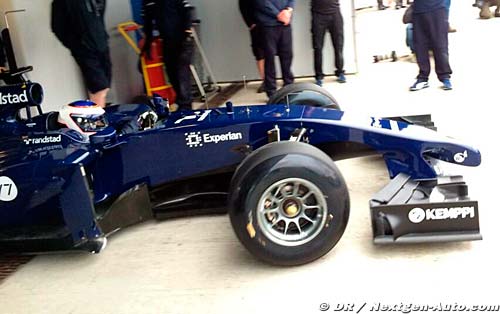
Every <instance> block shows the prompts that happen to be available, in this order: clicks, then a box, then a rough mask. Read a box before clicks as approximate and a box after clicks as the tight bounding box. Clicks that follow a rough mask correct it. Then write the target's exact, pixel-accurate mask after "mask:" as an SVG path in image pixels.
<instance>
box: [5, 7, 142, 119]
mask: <svg viewBox="0 0 500 314" xmlns="http://www.w3.org/2000/svg"><path fill="white" fill-rule="evenodd" d="M51 2H52V1H51V0H36V1H33V0H0V12H2V18H1V19H0V25H1V27H2V28H3V27H5V25H4V24H5V23H4V21H3V12H5V11H7V10H15V9H27V11H26V12H24V13H18V14H15V15H11V18H10V19H9V21H10V28H11V35H12V38H13V40H14V48H15V51H16V56H17V59H18V65H19V66H24V65H32V66H33V67H34V71H33V72H31V73H29V74H28V77H29V79H31V80H32V81H36V82H39V83H40V84H42V86H43V87H44V89H45V101H44V104H43V108H44V110H45V111H50V110H57V109H58V108H59V107H61V106H62V105H63V104H65V103H68V102H71V101H74V100H76V99H85V98H87V93H86V91H85V87H84V84H83V81H82V78H81V74H80V70H79V68H78V66H77V65H76V63H75V62H74V60H73V58H72V57H71V54H70V52H69V50H67V49H66V48H65V47H64V46H62V44H61V43H60V42H59V41H58V40H57V38H56V37H55V36H54V35H53V33H52V31H51V30H50V4H51ZM130 16H131V12H130V6H129V3H128V2H126V1H124V0H108V11H107V13H106V26H107V28H108V32H109V34H110V36H111V40H110V48H111V52H112V53H111V54H112V55H111V59H112V62H113V83H112V86H111V92H110V94H109V97H108V101H111V102H120V103H123V102H130V101H131V100H132V98H133V97H134V96H136V95H138V94H140V93H141V92H142V90H143V87H142V78H141V76H140V74H139V72H138V71H137V58H138V57H137V55H136V54H135V52H134V51H133V50H132V49H131V48H130V47H129V46H128V45H127V43H126V42H125V40H123V38H122V37H121V36H120V35H119V33H118V32H117V31H116V25H117V24H118V23H119V22H123V21H127V20H130V19H131V17H130Z"/></svg>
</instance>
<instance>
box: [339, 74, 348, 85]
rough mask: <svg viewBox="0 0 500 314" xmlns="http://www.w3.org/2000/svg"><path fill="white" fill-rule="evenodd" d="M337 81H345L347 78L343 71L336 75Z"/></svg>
mask: <svg viewBox="0 0 500 314" xmlns="http://www.w3.org/2000/svg"><path fill="white" fill-rule="evenodd" d="M337 82H339V83H346V82H347V80H346V79H345V75H344V73H340V74H339V76H338V77H337Z"/></svg>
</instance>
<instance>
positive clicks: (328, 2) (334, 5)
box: [311, 0, 340, 14]
mask: <svg viewBox="0 0 500 314" xmlns="http://www.w3.org/2000/svg"><path fill="white" fill-rule="evenodd" d="M339 7H340V5H339V0H311V11H312V12H314V13H320V14H332V13H335V12H337V11H338V10H339Z"/></svg>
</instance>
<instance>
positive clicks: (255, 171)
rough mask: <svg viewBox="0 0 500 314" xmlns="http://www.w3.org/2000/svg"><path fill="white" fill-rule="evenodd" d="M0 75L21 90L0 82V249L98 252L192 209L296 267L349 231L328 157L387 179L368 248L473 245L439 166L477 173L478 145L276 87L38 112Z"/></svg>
mask: <svg viewBox="0 0 500 314" xmlns="http://www.w3.org/2000/svg"><path fill="white" fill-rule="evenodd" d="M21 72H22V71H21ZM2 75H3V78H7V79H8V81H11V82H13V81H14V82H15V81H19V82H20V83H19V84H11V85H7V86H1V87H0V250H1V251H3V252H44V251H58V250H87V251H90V252H99V251H100V250H102V249H103V248H104V246H105V244H106V237H107V236H108V235H110V234H111V233H113V232H115V231H117V230H119V229H122V228H124V227H126V226H129V225H132V224H135V223H138V222H141V221H145V220H147V219H150V218H153V217H155V218H164V217H172V216H176V215H186V214H190V213H192V212H193V211H194V210H201V211H202V212H226V211H228V212H229V216H230V220H231V223H232V225H233V227H234V231H235V233H236V235H237V236H238V238H239V240H240V241H241V242H242V243H243V245H244V246H245V247H246V248H247V249H248V250H249V251H250V252H251V253H253V254H254V255H255V256H257V257H258V258H260V259H262V260H264V261H266V262H269V263H272V264H279V265H298V264H303V263H307V262H310V261H312V260H315V259H317V258H319V257H320V256H322V255H324V254H326V253H327V252H328V251H330V250H331V249H332V248H333V247H334V246H335V244H336V243H337V242H338V241H339V239H340V238H341V236H342V234H343V232H344V230H345V228H346V225H347V221H348V216H349V210H350V207H349V195H348V190H347V188H346V184H345V182H344V179H343V177H342V174H341V173H340V172H339V170H338V168H337V167H336V165H335V162H334V160H338V159H342V158H350V157H356V156H363V155H367V154H371V153H376V154H380V155H381V156H382V157H383V158H384V160H385V162H386V165H387V168H388V170H389V175H390V177H391V178H392V180H391V182H390V184H389V185H388V186H387V187H386V188H384V189H383V190H382V191H381V192H380V193H378V194H377V195H376V196H374V197H373V199H372V200H371V202H370V207H371V215H372V227H373V235H374V241H375V243H400V242H429V241H462V240H476V239H480V238H481V235H480V233H479V220H478V219H479V217H478V204H477V202H475V201H471V200H469V198H468V196H467V185H466V184H465V183H464V181H463V180H462V178H461V177H460V176H440V174H439V173H438V172H437V170H436V169H437V165H438V164H439V162H441V161H445V162H449V163H455V164H459V165H464V166H477V165H479V164H480V162H481V155H480V153H479V151H478V150H476V149H475V148H473V147H471V146H467V145H464V144H461V143H460V142H458V141H456V140H454V139H451V138H448V137H445V136H441V135H439V134H438V133H437V132H435V131H433V130H429V129H428V128H425V127H422V126H417V125H414V124H412V123H408V122H404V121H403V120H404V119H403V118H400V119H398V120H389V119H380V118H366V119H363V118H356V117H351V116H349V114H347V113H345V112H342V111H340V110H338V109H339V108H338V104H337V103H336V102H335V100H334V98H333V97H332V96H331V95H329V94H328V93H327V92H326V91H325V90H323V89H321V88H319V87H317V86H315V85H312V84H304V83H302V84H296V85H290V86H287V87H285V88H284V89H282V90H280V91H278V93H277V94H276V95H275V97H273V98H272V99H271V100H270V103H272V104H268V105H260V106H242V107H233V106H232V104H231V103H227V105H226V107H225V108H217V109H211V110H199V111H188V112H176V113H169V112H168V108H166V105H165V103H164V102H163V101H162V100H161V99H158V98H156V99H154V101H153V102H152V103H151V104H149V105H113V106H109V107H107V108H106V109H105V110H103V109H100V108H97V107H95V106H94V105H93V104H92V103H89V102H87V101H78V102H75V103H73V104H70V105H67V106H65V107H64V108H63V109H62V110H61V111H59V112H49V113H42V110H41V107H40V104H41V102H42V99H43V91H42V87H41V86H40V85H39V84H36V83H32V82H28V81H24V80H23V77H22V73H20V71H15V70H14V71H13V69H12V68H11V72H9V73H3V74H2ZM0 79H2V77H0ZM33 109H36V111H38V113H37V115H36V116H34V115H33V114H32V110H33ZM405 119H408V118H405Z"/></svg>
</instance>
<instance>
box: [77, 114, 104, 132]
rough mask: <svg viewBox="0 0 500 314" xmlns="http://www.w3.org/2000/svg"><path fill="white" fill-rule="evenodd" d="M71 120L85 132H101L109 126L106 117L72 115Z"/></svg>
mask: <svg viewBox="0 0 500 314" xmlns="http://www.w3.org/2000/svg"><path fill="white" fill-rule="evenodd" d="M71 119H73V121H74V122H75V123H76V124H77V125H78V127H80V129H81V130H82V131H83V132H99V131H100V130H103V129H105V128H106V127H107V126H108V121H107V120H106V117H105V116H104V115H81V114H71Z"/></svg>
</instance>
